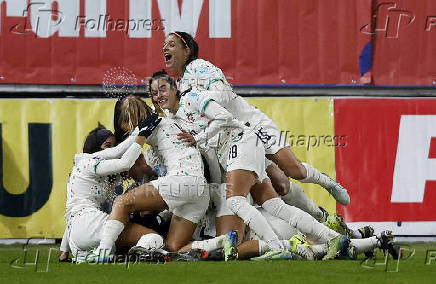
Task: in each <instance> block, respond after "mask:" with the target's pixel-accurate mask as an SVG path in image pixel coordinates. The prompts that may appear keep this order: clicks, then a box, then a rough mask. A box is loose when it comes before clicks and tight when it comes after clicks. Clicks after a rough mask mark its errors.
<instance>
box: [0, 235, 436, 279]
mask: <svg viewBox="0 0 436 284" xmlns="http://www.w3.org/2000/svg"><path fill="white" fill-rule="evenodd" d="M50 247H52V248H55V249H54V250H53V251H52V256H51V260H50V262H49V264H48V265H47V258H48V252H49V248H50ZM402 247H405V248H406V249H407V248H408V249H409V251H405V253H404V254H405V255H406V254H407V255H406V259H403V260H401V261H400V262H399V263H397V262H395V261H393V260H392V259H389V260H388V262H387V265H386V264H383V263H384V259H383V257H382V253H381V252H379V253H377V257H376V263H378V264H377V265H373V264H374V263H373V262H368V263H362V260H363V259H358V260H354V261H352V260H333V261H286V260H281V261H273V262H253V261H234V262H227V263H226V262H189V263H187V262H172V263H166V264H145V263H140V264H129V266H128V267H127V265H126V264H125V263H123V264H120V263H118V264H104V265H102V264H97V265H91V264H70V263H58V262H57V255H58V251H57V248H58V246H56V245H52V246H47V245H44V246H29V247H27V255H26V259H25V261H24V253H23V246H21V245H14V246H0V283H4V284H9V283H62V284H64V283H119V284H125V283H229V284H230V283H253V284H258V283H436V243H415V244H409V245H408V244H403V245H402ZM413 250H415V253H414V255H412V256H410V257H408V256H409V255H410V252H411V251H413ZM431 250H434V252H433V253H432V252H431ZM37 251H38V252H39V253H38V257H39V258H38V263H37V265H35V256H36V252H37ZM427 255H428V256H429V257H430V258H432V259H431V263H430V265H426V263H425V261H426V256H427ZM24 262H25V263H27V264H24ZM397 265H398V272H386V270H388V271H396V270H397ZM47 268H48V271H47V272H45V271H46V270H47Z"/></svg>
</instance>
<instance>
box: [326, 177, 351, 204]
mask: <svg viewBox="0 0 436 284" xmlns="http://www.w3.org/2000/svg"><path fill="white" fill-rule="evenodd" d="M322 174H323V175H325V176H326V177H327V178H328V179H329V181H330V185H329V186H328V187H326V190H327V191H328V192H329V193H330V194H331V195H332V196H333V197H334V199H336V201H337V202H339V203H341V204H342V205H348V204H350V195H348V192H347V189H346V188H345V187H343V186H342V185H341V184H340V183H338V182H336V181H335V180H334V179H332V178H331V177H329V176H328V175H326V174H325V173H322Z"/></svg>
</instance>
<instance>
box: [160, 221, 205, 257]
mask: <svg viewBox="0 0 436 284" xmlns="http://www.w3.org/2000/svg"><path fill="white" fill-rule="evenodd" d="M196 227H197V224H196V223H193V222H191V221H189V220H187V219H185V218H182V217H179V216H176V215H175V214H173V217H172V218H171V224H170V229H169V231H168V237H167V239H166V240H165V248H166V249H167V250H168V251H178V250H180V249H182V248H183V247H184V246H185V245H186V244H188V243H189V241H190V240H191V239H192V234H193V233H194V231H195V228H196ZM185 250H186V248H185Z"/></svg>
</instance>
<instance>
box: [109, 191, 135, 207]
mask: <svg viewBox="0 0 436 284" xmlns="http://www.w3.org/2000/svg"><path fill="white" fill-rule="evenodd" d="M132 206H133V200H132V198H129V196H127V194H123V195H120V196H117V197H116V198H115V200H114V204H113V206H112V207H114V208H120V209H126V210H130V209H131V207H132Z"/></svg>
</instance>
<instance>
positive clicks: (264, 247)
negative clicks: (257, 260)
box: [258, 240, 271, 255]
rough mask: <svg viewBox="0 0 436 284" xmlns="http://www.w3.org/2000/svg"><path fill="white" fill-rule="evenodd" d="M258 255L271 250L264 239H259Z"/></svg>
mask: <svg viewBox="0 0 436 284" xmlns="http://www.w3.org/2000/svg"><path fill="white" fill-rule="evenodd" d="M258 242H259V255H263V254H265V253H267V252H269V251H270V250H271V248H270V247H269V246H268V244H267V243H266V242H265V241H262V240H259V241H258Z"/></svg>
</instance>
